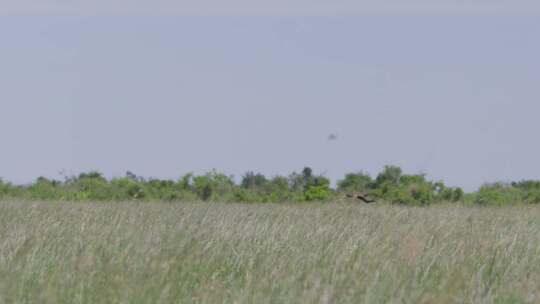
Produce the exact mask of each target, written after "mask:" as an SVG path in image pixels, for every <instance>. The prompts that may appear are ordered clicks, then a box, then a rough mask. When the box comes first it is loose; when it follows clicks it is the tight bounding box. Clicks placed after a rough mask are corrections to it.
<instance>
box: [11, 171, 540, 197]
mask: <svg viewBox="0 0 540 304" xmlns="http://www.w3.org/2000/svg"><path fill="white" fill-rule="evenodd" d="M347 193H362V194H364V195H369V196H370V197H372V198H375V199H376V200H377V201H381V202H388V203H392V204H403V205H430V204H436V203H443V202H446V203H448V202H451V203H456V202H460V203H465V204H479V205H505V204H538V203H540V181H530V180H528V181H520V182H512V183H493V184H485V185H483V186H482V187H481V188H480V189H479V190H478V191H476V192H472V193H465V192H464V191H463V190H462V189H461V188H457V187H448V186H446V185H445V184H444V183H443V182H442V181H431V180H428V179H427V178H426V176H425V175H424V174H404V173H403V171H402V169H401V168H400V167H398V166H385V168H384V169H383V170H382V171H381V172H380V173H379V174H377V175H376V176H375V177H371V176H370V175H369V174H367V173H364V172H357V173H349V174H346V175H345V176H344V177H343V178H342V179H340V180H339V181H337V185H336V187H334V188H333V187H332V186H331V183H330V180H329V179H328V178H326V177H324V176H323V175H318V174H314V173H313V170H312V169H311V168H309V167H306V168H304V169H303V170H302V171H301V172H293V173H291V174H289V175H288V176H274V177H271V178H268V177H266V176H265V175H263V174H260V173H254V172H247V173H246V174H244V175H243V176H242V178H241V181H240V182H239V183H236V182H235V181H234V178H233V176H229V175H226V174H223V173H220V172H217V171H215V170H214V171H211V172H209V173H206V174H203V175H194V174H191V173H189V174H186V175H184V176H182V177H181V178H179V179H177V180H170V179H154V178H152V179H146V178H143V177H141V176H137V175H136V174H134V173H132V172H129V171H128V172H127V173H126V175H125V176H123V177H116V178H112V179H107V178H105V177H104V176H103V174H101V173H99V172H88V173H81V174H79V175H77V176H69V177H64V179H63V180H55V179H48V178H45V177H39V178H38V179H37V180H36V181H34V182H33V183H31V184H29V185H14V184H12V183H9V182H5V181H3V180H1V179H0V199H24V200H59V201H186V202H187V201H210V202H245V203H258V202H261V203H279V202H298V203H300V202H313V201H321V202H331V201H336V200H341V199H343V198H344V197H345V194H347Z"/></svg>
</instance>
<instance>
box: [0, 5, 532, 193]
mask: <svg viewBox="0 0 540 304" xmlns="http://www.w3.org/2000/svg"><path fill="white" fill-rule="evenodd" d="M0 1H1V2H0V3H1V4H0V38H1V43H0V128H1V130H2V133H1V134H2V136H1V137H0V143H1V144H0V177H2V178H4V179H6V180H10V181H15V182H18V183H25V182H29V181H31V180H33V179H35V178H36V177H38V176H40V175H44V176H48V177H53V178H59V175H58V172H59V171H60V170H65V171H66V172H67V173H73V174H75V173H79V172H81V171H87V170H99V171H101V172H104V173H105V174H106V175H107V176H119V175H123V174H124V173H125V172H126V171H127V170H131V171H133V172H135V173H137V174H140V175H143V176H147V177H166V178H176V177H179V176H180V175H183V174H184V173H187V172H190V171H193V172H196V173H202V172H205V171H208V170H210V169H212V168H215V169H217V170H220V171H225V172H226V173H230V174H235V175H236V176H241V174H243V173H244V172H245V171H247V170H254V171H260V172H262V173H265V174H267V175H274V174H288V173H290V172H292V171H293V170H296V171H299V170H301V169H302V167H303V166H311V167H313V168H314V170H315V172H317V173H324V174H325V175H326V176H328V177H330V178H332V179H334V180H335V179H336V178H338V177H341V176H342V175H343V174H344V173H346V172H351V171H359V170H364V171H367V172H369V173H371V174H375V173H377V172H378V171H380V170H381V169H382V167H383V166H384V165H385V164H396V165H400V166H402V167H403V168H404V170H405V171H407V172H410V173H417V172H425V173H427V174H428V176H429V177H430V178H433V179H443V180H445V181H446V182H448V184H450V185H453V186H462V187H464V188H465V189H467V190H472V189H475V188H476V187H478V186H479V185H480V184H481V183H483V182H487V181H496V180H503V181H508V180H515V179H523V178H535V179H540V161H539V155H540V142H539V140H538V134H537V133H538V131H540V119H539V115H540V59H539V58H540V57H539V56H540V55H538V54H540V39H539V37H540V18H539V17H540V3H539V2H538V1H526V0H523V1H515V0H514V1H502V0H501V1H494V0H490V1H464V0H463V1H461V0H459V1H448V0H439V1H397V0H394V1H390V0H387V1H364V2H359V1H349V0H342V1H323V0H312V1H308V0H301V1H285V0H276V1H247V0H231V1H217V0H204V1H166V0H158V1H133V0H130V1H127V0H122V1H105V0H97V1H92V2H90V1H69V2H68V1H61V0H57V1H46V0H45V1H44V0H39V1H38V0H35V1H30V0H23V1H21V0H7V1H6V0H0ZM89 3H91V4H89ZM331 133H335V134H337V135H338V138H337V140H334V141H328V135H329V134H331Z"/></svg>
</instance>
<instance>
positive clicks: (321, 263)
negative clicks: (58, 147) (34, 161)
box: [0, 202, 540, 303]
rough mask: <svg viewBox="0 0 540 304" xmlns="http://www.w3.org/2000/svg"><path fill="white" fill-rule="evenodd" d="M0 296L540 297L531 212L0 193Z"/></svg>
mask: <svg viewBox="0 0 540 304" xmlns="http://www.w3.org/2000/svg"><path fill="white" fill-rule="evenodd" d="M0 303H540V207H502V208H487V207H486V208H479V207H459V206H451V205H446V206H436V207H429V208H416V207H397V206H390V205H375V206H371V205H370V206H368V205H357V204H326V205H322V204H316V205H306V204H304V205H287V204H283V205H279V204H253V205H249V204H203V203H200V204H180V203H178V204H165V203H155V204H152V203H146V204H137V203H108V204H105V203H80V204H74V203H26V202H1V203H0Z"/></svg>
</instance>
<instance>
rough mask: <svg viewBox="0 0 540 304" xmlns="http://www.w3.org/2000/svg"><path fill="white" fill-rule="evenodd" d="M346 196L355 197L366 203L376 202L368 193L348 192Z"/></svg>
mask: <svg viewBox="0 0 540 304" xmlns="http://www.w3.org/2000/svg"><path fill="white" fill-rule="evenodd" d="M346 196H347V197H348V198H354V199H358V200H361V201H363V202H364V203H366V204H371V203H374V202H375V199H372V198H368V197H367V195H366V194H362V193H347V194H346Z"/></svg>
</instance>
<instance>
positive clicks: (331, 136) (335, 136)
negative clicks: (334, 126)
mask: <svg viewBox="0 0 540 304" xmlns="http://www.w3.org/2000/svg"><path fill="white" fill-rule="evenodd" d="M337 139H338V136H337V134H334V133H332V134H330V135H328V141H333V140H337Z"/></svg>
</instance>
